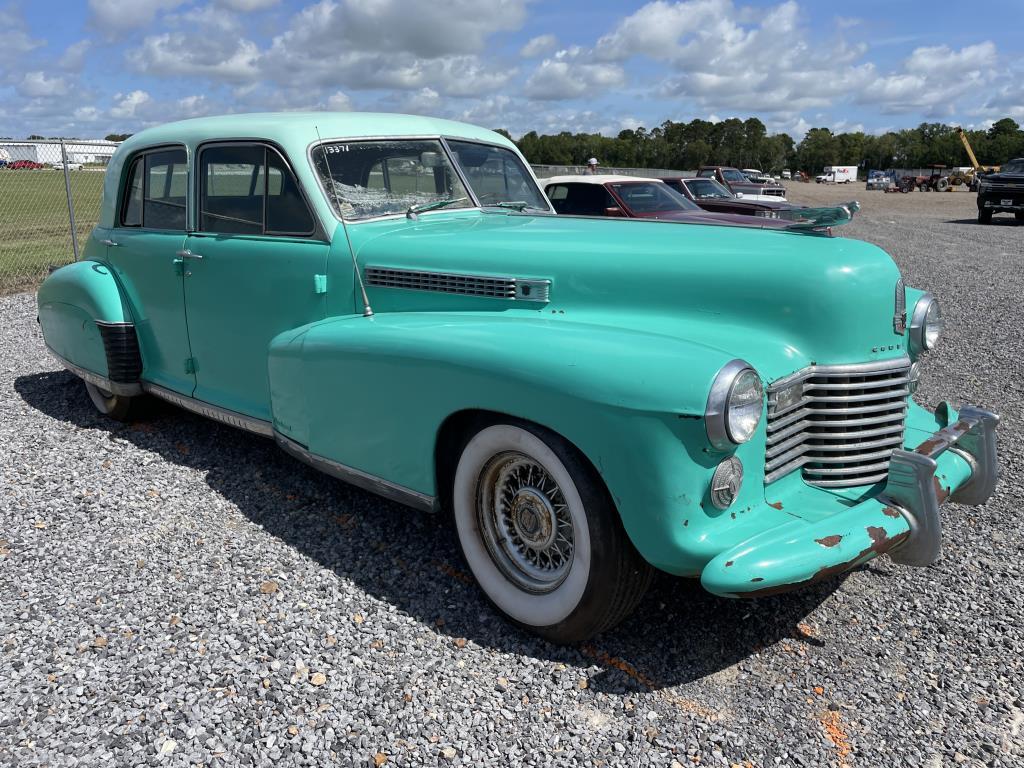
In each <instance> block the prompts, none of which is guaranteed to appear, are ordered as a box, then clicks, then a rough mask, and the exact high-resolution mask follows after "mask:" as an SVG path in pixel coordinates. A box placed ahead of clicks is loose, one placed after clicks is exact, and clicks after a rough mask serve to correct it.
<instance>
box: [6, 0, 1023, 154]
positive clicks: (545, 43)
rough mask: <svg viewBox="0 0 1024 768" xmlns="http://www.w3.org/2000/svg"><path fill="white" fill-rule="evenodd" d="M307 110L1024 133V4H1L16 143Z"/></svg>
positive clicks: (172, 0)
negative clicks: (1003, 123)
mask: <svg viewBox="0 0 1024 768" xmlns="http://www.w3.org/2000/svg"><path fill="white" fill-rule="evenodd" d="M979 8H980V9H982V12H981V13H979V12H977V11H978V9H979ZM298 109H316V110H342V111H347V110H363V111H386V112H409V113H415V114H424V115H433V116H439V117H449V118H454V119H458V120H464V121H467V122H471V123H476V124H478V125H482V126H484V127H487V128H505V129H507V130H508V131H510V132H511V133H512V135H513V136H515V137H518V136H520V135H522V134H523V133H525V132H527V131H530V130H536V131H537V132H538V133H557V132H560V131H572V132H576V131H590V132H601V133H604V134H606V135H615V134H617V133H618V132H619V131H620V130H622V129H624V128H636V127H638V126H644V127H646V128H648V129H649V128H652V127H654V126H657V125H659V124H661V123H662V122H664V121H665V120H674V121H677V122H680V121H681V122H687V121H689V120H692V119H694V118H701V119H706V120H713V121H717V120H723V119H726V118H729V117H739V118H741V119H745V118H747V117H750V116H755V117H758V118H760V119H761V120H762V121H764V123H765V124H766V125H767V126H768V129H769V131H770V132H772V133H774V132H779V131H785V132H787V133H789V134H790V135H792V136H794V137H795V138H797V139H799V138H800V137H801V136H802V135H803V134H804V133H805V132H806V131H807V130H808V129H809V128H812V127H827V128H831V129H833V130H835V131H837V132H838V131H854V130H864V131H867V132H870V133H882V132H884V131H886V130H890V129H899V128H908V127H913V126H916V125H917V124H918V123H921V122H926V121H927V122H945V123H950V124H959V125H963V126H965V127H985V126H987V125H989V124H991V123H992V122H993V121H995V120H998V119H1000V118H1002V117H1007V116H1008V117H1012V118H1014V119H1016V120H1017V121H1018V122H1021V123H1024V2H1021V0H986V2H984V3H983V4H976V3H964V2H950V1H948V0H933V1H932V2H922V1H921V0H857V2H843V3H837V2H833V1H832V0H827V1H826V0H801V1H799V2H797V1H796V0H789V1H786V2H778V1H773V0H752V1H751V2H733V1H732V0H683V1H682V2H670V1H668V0H656V1H655V2H625V1H624V0H621V1H619V2H611V1H608V2H605V1H604V0H589V1H587V0H404V1H403V0H320V2H311V1H310V0H88V1H87V2H86V1H84V0H82V1H81V2H79V1H76V0H63V1H62V2H53V1H50V2H47V1H46V0H31V1H30V0H15V1H14V2H10V1H9V0H0V136H12V137H15V138H23V137H25V136H27V135H29V134H32V133H37V134H42V135H45V136H58V135H61V136H76V137H79V138H96V137H102V136H104V135H106V134H108V133H132V132H136V131H138V130H140V129H142V128H144V127H146V126H149V125H153V124H158V123H163V122H168V121H171V120H177V119H184V118H189V117H199V116H203V115H208V114H223V113H228V112H266V111H281V110H298Z"/></svg>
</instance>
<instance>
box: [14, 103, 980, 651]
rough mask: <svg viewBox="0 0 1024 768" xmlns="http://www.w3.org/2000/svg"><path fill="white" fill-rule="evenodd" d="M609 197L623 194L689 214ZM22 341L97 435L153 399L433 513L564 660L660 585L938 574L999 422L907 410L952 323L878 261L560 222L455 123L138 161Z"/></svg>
mask: <svg viewBox="0 0 1024 768" xmlns="http://www.w3.org/2000/svg"><path fill="white" fill-rule="evenodd" d="M321 137H322V138H321ZM368 137H374V138H368ZM576 178H579V177H573V179H574V180H575V179H576ZM582 178H586V177H582ZM629 181H631V182H632V183H633V185H634V188H633V189H630V190H628V191H627V192H626V193H623V195H622V196H619V195H617V194H613V195H612V197H611V199H612V200H615V201H621V202H626V199H627V198H628V201H629V203H630V204H632V205H634V206H636V207H643V208H644V209H645V210H646V209H647V207H648V206H654V207H659V206H660V204H659V203H658V201H659V200H663V199H664V198H665V197H666V196H668V197H669V198H671V197H676V198H678V199H680V200H683V201H684V202H685V203H686V204H687V205H692V204H690V203H689V202H688V201H685V199H684V198H681V197H680V196H678V195H677V194H676V193H674V192H672V191H671V190H669V189H668V187H666V186H665V185H664V184H661V183H660V182H655V183H652V182H650V181H647V180H644V179H639V180H637V179H630V180H629ZM555 183H556V184H557V183H558V182H555ZM567 183H568V182H567ZM621 183H622V184H626V182H625V181H623V182H621ZM592 188H593V189H594V190H596V191H598V192H600V191H601V190H602V189H607V185H605V186H603V187H602V186H601V185H597V184H594V185H592ZM633 193H635V194H633ZM605 207H606V208H607V207H608V206H605ZM833 213H834V215H835V216H836V217H837V219H848V214H849V211H847V212H846V215H845V216H844V215H843V211H841V210H840V209H838V208H837V209H834V210H833ZM700 215H701V216H704V217H713V216H725V215H726V214H711V213H707V212H701V213H700ZM748 218H750V217H748ZM755 221H757V223H758V224H759V225H761V227H767V226H768V225H770V224H772V223H774V222H773V220H759V219H755ZM817 224H818V225H819V226H820V222H818V223H817ZM371 307H372V308H371ZM38 320H39V324H40V327H41V330H42V337H43V340H44V341H45V344H46V346H47V347H48V348H49V350H50V351H51V352H52V353H53V355H54V356H55V357H56V358H57V360H58V361H59V362H60V363H61V364H62V365H63V366H64V367H66V368H68V369H69V370H71V371H72V372H74V373H75V374H77V375H78V376H79V377H81V378H82V379H83V380H84V382H85V389H86V391H87V392H88V396H89V398H90V399H91V400H92V402H93V404H94V405H95V407H96V408H97V409H98V410H99V411H100V412H101V413H102V414H105V415H107V416H109V417H110V418H113V419H120V420H129V419H131V418H132V411H133V410H135V408H136V406H137V405H138V403H139V398H140V397H141V396H143V395H144V394H149V395H154V396H157V397H160V398H163V399H166V400H169V401H170V402H172V403H174V404H176V405H178V406H180V407H182V408H185V409H187V410H190V411H194V412H196V413H199V414H201V415H203V416H206V417H209V418H212V419H215V420H217V421H220V422H223V423H226V424H229V425H231V426H234V427H238V428H241V429H244V430H247V431H250V432H252V433H254V434H257V435H262V436H265V437H268V438H271V439H273V440H274V441H275V442H276V443H277V445H279V446H280V447H281V448H282V449H283V450H284V451H286V452H287V453H289V454H290V455H292V456H294V457H295V458H297V459H299V460H301V461H303V462H306V463H308V464H310V465H312V466H314V467H316V468H317V469H319V470H321V471H324V472H326V473H328V474H330V475H333V476H335V477H339V478H341V479H343V480H346V481H347V482H351V483H353V484H355V485H358V486H360V487H362V488H366V489H368V490H370V491H373V492H374V493H377V494H380V495H383V496H385V497H387V498H390V499H393V500H397V501H399V502H401V503H404V504H408V505H411V506H414V507H417V508H419V509H423V510H432V509H442V508H443V509H446V510H450V511H451V512H452V518H453V520H454V527H455V531H456V535H457V537H458V540H459V543H460V545H461V548H462V551H463V554H464V556H465V559H466V562H467V564H468V568H469V570H470V571H471V572H472V574H473V575H474V577H475V578H476V580H477V582H478V583H479V585H480V587H481V589H482V591H483V592H484V593H485V594H486V595H487V597H488V598H489V599H490V600H491V602H492V603H493V604H494V605H495V606H496V607H497V608H498V610H500V611H501V612H502V613H504V615H506V616H507V617H509V619H510V620H511V621H513V622H515V623H516V624H518V625H519V626H521V627H525V628H527V629H528V630H530V631H533V632H535V633H537V634H539V635H541V636H543V637H545V638H548V639H549V640H552V641H554V642H559V643H574V642H579V641H581V640H583V639H585V638H587V637H589V636H591V635H594V634H596V633H599V632H603V631H605V630H608V629H610V628H611V627H613V626H614V625H615V624H616V623H617V622H619V621H621V620H622V619H623V618H624V617H625V616H627V615H628V614H629V613H630V611H632V610H633V609H634V608H635V607H636V606H637V605H638V604H639V602H640V600H641V598H642V597H643V594H644V591H645V589H646V587H647V586H648V584H649V583H650V580H651V576H652V572H653V569H655V568H658V569H661V570H664V571H667V572H669V573H672V574H675V575H677V576H690V577H699V578H700V579H701V583H702V584H703V586H704V587H705V588H706V589H708V590H709V591H711V592H713V593H714V594H717V595H722V596H727V597H744V596H746V597H756V596H759V595H765V594H773V593H776V592H780V591H783V590H787V589H793V588H798V587H801V586H805V585H809V584H813V583H815V582H817V581H820V580H822V579H824V578H828V577H831V576H834V575H837V574H840V573H842V572H844V571H846V570H849V569H850V568H853V567H856V566H860V565H862V564H863V563H865V562H866V561H868V560H870V559H872V558H874V557H876V556H878V555H881V554H883V553H889V554H890V555H891V556H892V557H893V559H894V560H896V561H898V562H901V563H905V564H909V565H920V566H923V565H928V564H930V563H932V562H934V561H935V559H936V558H937V557H938V555H939V549H940V542H941V535H940V533H941V518H940V516H939V505H940V503H941V502H943V501H945V500H946V499H947V498H948V499H950V500H952V501H954V502H960V503H965V504H977V503H981V502H983V501H985V500H986V499H987V498H988V497H989V496H990V494H991V493H992V492H993V489H994V487H995V483H996V475H997V466H996V453H995V451H996V442H995V428H996V425H997V422H998V417H996V416H995V415H994V414H991V413H988V412H986V411H983V410H981V409H978V408H973V407H969V406H965V407H963V408H961V409H960V410H959V411H956V410H955V409H953V408H952V407H951V406H949V405H948V404H946V403H943V404H942V405H940V406H939V408H938V410H936V411H935V412H934V413H933V412H931V411H929V410H926V409H925V408H922V407H921V406H919V405H918V404H917V403H916V402H914V401H913V400H912V399H911V398H910V393H911V392H913V390H914V388H915V387H916V386H917V383H918V381H919V379H920V377H921V365H922V362H923V360H924V355H925V353H926V352H927V351H928V350H930V349H932V348H933V347H934V346H935V345H936V343H937V342H938V340H939V337H940V335H941V332H942V317H941V313H940V310H939V305H938V302H937V301H936V300H935V299H934V298H933V297H932V296H931V295H930V294H928V293H925V292H923V291H920V290H914V289H912V288H906V287H905V286H904V283H903V280H902V279H901V277H900V273H899V270H898V268H897V266H896V265H895V264H894V263H893V261H892V259H891V258H890V257H889V256H888V255H887V254H886V253H885V252H884V251H882V250H881V249H879V248H877V247H876V246H874V245H871V244H869V243H865V242H860V241H858V240H854V239H850V238H840V237H835V238H833V237H828V236H825V235H824V234H823V233H822V234H819V233H811V232H791V231H765V230H764V229H761V228H757V227H735V226H733V227H726V226H694V225H690V226H686V225H678V224H672V223H670V222H664V221H649V220H631V221H627V220H622V219H617V218H583V217H579V216H555V215H553V212H552V209H551V207H550V205H549V202H548V200H547V199H546V198H545V197H544V195H543V193H542V192H541V190H540V188H539V187H538V184H537V180H536V179H535V178H534V176H533V174H532V173H531V172H530V169H529V166H528V165H527V163H526V161H525V160H524V158H523V156H522V155H521V153H520V152H519V151H518V150H517V149H516V146H515V145H514V144H513V143H512V142H511V141H509V140H508V139H506V138H505V137H504V136H502V135H500V134H497V133H494V132H492V131H488V130H484V129H482V128H477V127H475V126H471V125H466V124H463V123H456V122H451V121H447V120H434V119H430V118H424V117H415V116H409V115H394V114H361V113H337V114H332V113H324V112H317V113H308V114H301V113H293V114H271V115H231V116H224V117H211V118H199V119H193V120H187V121H184V122H180V123H172V124H169V125H165V126H160V127H156V128H149V129H146V130H144V131H142V132H140V133H137V134H135V135H134V136H132V137H131V138H129V139H128V140H127V141H125V142H124V143H123V144H121V145H120V147H119V148H118V149H117V151H116V152H115V153H114V155H113V157H112V158H111V160H110V164H109V167H108V169H107V172H106V174H105V176H104V188H103V196H102V204H101V210H100V218H99V224H98V225H97V226H96V228H95V229H94V230H93V231H92V233H91V234H90V236H89V237H88V239H87V241H86V243H85V247H84V250H83V254H82V259H81V260H80V261H77V262H75V263H73V264H70V265H68V266H65V267H62V268H60V269H57V270H56V271H54V272H53V273H52V274H50V275H49V277H47V279H46V280H45V281H44V282H43V284H42V286H41V287H40V288H39V293H38ZM26 341H28V340H26ZM60 387H61V391H60V392H59V395H60V396H61V397H63V396H64V395H65V393H64V391H63V385H60ZM69 396H70V395H69ZM934 397H936V393H935V391H934V389H933V390H930V391H929V399H931V398H934ZM245 444H247V443H242V445H245ZM314 506H315V505H314ZM55 514H56V513H55ZM307 514H311V512H307ZM374 514H387V509H386V508H383V509H376V510H374ZM426 529H427V528H425V530H426ZM383 546H386V543H385V544H384V545H383ZM383 559H384V560H385V561H388V562H389V556H388V557H384V558H383ZM385 567H388V566H387V565H385ZM901 574H902V571H899V570H897V571H893V572H892V573H891V574H890V575H889V576H888V578H886V579H885V583H884V584H879V585H876V586H877V587H878V590H880V592H879V593H882V592H885V593H888V594H889V595H890V596H893V595H894V593H896V592H898V590H899V586H898V584H899V577H900V575H901ZM864 576H865V578H869V579H870V578H876V577H875V576H874V575H872V574H871V573H870V572H865V573H864ZM408 578H410V579H414V578H416V575H415V569H409V576H408ZM397 588H398V589H401V586H400V585H399V587H397ZM294 589H296V590H301V589H303V585H302V584H301V583H298V582H296V583H295V584H294ZM873 589H874V588H873ZM898 597H899V596H898V595H896V596H893V599H897V598H898ZM909 602H910V601H909V600H908V601H907V603H908V604H909ZM925 602H926V600H925ZM670 619H671V617H666V625H665V626H666V628H665V632H666V633H671V632H672V631H673V625H672V622H671V620H670Z"/></svg>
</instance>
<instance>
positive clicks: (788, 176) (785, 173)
mask: <svg viewBox="0 0 1024 768" xmlns="http://www.w3.org/2000/svg"><path fill="white" fill-rule="evenodd" d="M782 178H784V179H791V178H793V173H792V171H790V170H789V168H783V169H782Z"/></svg>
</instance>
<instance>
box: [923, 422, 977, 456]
mask: <svg viewBox="0 0 1024 768" xmlns="http://www.w3.org/2000/svg"><path fill="white" fill-rule="evenodd" d="M970 431H971V425H970V424H968V423H967V422H966V421H963V420H959V421H957V422H956V423H954V424H950V425H949V426H948V427H946V428H945V429H943V430H942V431H940V432H938V433H937V434H935V435H933V436H932V437H930V438H929V439H927V440H925V441H924V442H923V443H921V444H920V445H919V446H917V448H915V449H914V452H915V453H921V454H924V455H925V456H931V455H932V454H934V453H935V452H936V451H937V450H938V449H940V448H941V449H943V450H945V449H946V448H948V447H949V446H950V445H952V444H953V442H954V441H956V440H957V439H958V438H960V437H961V436H963V435H965V434H967V433H968V432H970Z"/></svg>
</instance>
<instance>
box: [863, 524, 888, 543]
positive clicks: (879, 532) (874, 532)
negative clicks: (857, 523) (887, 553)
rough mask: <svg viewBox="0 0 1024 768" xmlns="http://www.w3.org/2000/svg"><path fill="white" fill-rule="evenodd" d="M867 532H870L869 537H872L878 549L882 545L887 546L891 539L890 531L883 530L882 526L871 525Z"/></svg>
mask: <svg viewBox="0 0 1024 768" xmlns="http://www.w3.org/2000/svg"><path fill="white" fill-rule="evenodd" d="M867 532H868V536H870V537H871V541H872V543H873V546H875V547H878V546H881V545H882V544H885V542H886V541H887V540H888V538H889V533H888V531H886V530H885V528H882V527H881V526H878V525H869V526H868V527H867Z"/></svg>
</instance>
